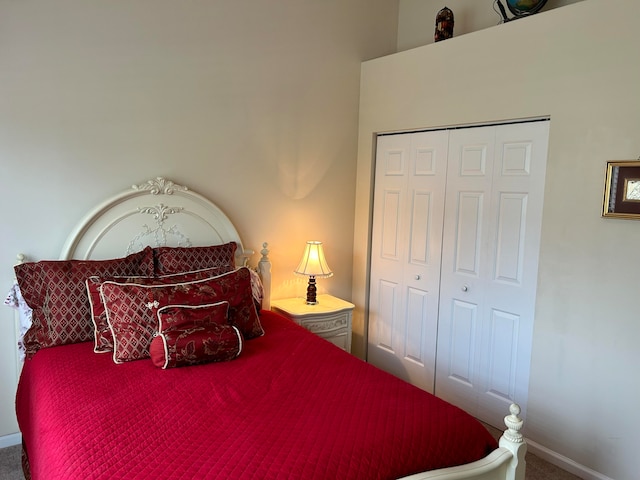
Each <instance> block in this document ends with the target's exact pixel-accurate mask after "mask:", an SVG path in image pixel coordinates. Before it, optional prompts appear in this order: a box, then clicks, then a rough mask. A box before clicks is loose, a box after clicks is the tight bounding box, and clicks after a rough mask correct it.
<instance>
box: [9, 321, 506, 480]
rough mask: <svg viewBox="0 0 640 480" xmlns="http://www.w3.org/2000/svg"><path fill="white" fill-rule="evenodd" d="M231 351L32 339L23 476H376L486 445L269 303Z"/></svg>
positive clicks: (22, 390) (441, 405)
mask: <svg viewBox="0 0 640 480" xmlns="http://www.w3.org/2000/svg"><path fill="white" fill-rule="evenodd" d="M261 320H262V323H263V326H264V329H265V331H266V335H265V336H264V337H261V338H257V339H254V340H250V341H247V342H246V343H245V346H244V350H243V352H242V354H241V355H240V357H238V358H237V359H236V360H232V361H229V362H223V363H215V364H208V365H201V366H194V367H185V368H176V369H172V370H161V369H158V368H156V367H155V366H154V365H153V364H152V363H151V361H150V360H140V361H136V362H130V363H126V364H122V365H116V364H114V363H113V360H112V359H111V356H110V355H107V354H95V353H93V351H92V348H93V344H92V343H91V342H89V343H80V344H74V345H67V346H63V347H53V348H47V349H43V350H40V351H39V352H38V353H37V354H36V355H35V356H34V358H33V359H32V360H28V361H27V362H26V364H25V366H24V370H23V374H22V378H21V380H20V385H19V387H18V396H17V413H18V422H19V425H20V428H21V430H22V432H23V439H24V444H25V447H26V450H27V454H28V456H29V461H30V465H31V473H32V478H33V479H34V480H42V479H46V480H53V479H83V480H86V479H99V478H101V479H127V480H129V479H149V480H151V479H154V480H157V479H172V480H178V479H185V480H186V479H188V480H193V479H220V480H222V479H224V480H229V479H252V478H254V479H304V480H307V479H332V480H334V479H341V480H342V479H367V480H370V479H376V478H380V479H383V478H384V479H387V478H397V477H400V476H404V475H408V474H411V473H416V472H419V471H424V470H430V469H434V468H440V467H445V466H451V465H456V464H461V463H467V462H470V461H473V460H477V459H479V458H481V457H483V456H485V455H486V454H487V453H488V452H489V451H491V450H492V449H493V448H495V447H496V444H495V441H494V440H493V439H492V438H491V436H490V435H489V434H488V433H487V432H486V430H485V429H484V427H482V425H480V424H479V423H478V422H476V421H475V420H474V419H472V418H471V417H470V416H468V415H467V414H465V413H464V412H462V411H461V410H459V409H458V408H456V407H453V406H451V405H449V404H447V403H445V402H443V401H441V400H439V399H437V398H436V397H434V396H432V395H429V394H427V393H425V392H423V391H421V390H419V389H418V388H415V387H413V386H411V385H409V384H407V383H405V382H402V381H400V380H398V379H396V378H395V377H392V376H390V375H388V374H386V373H384V372H382V371H380V370H378V369H376V368H374V367H372V366H371V365H368V364H366V363H364V362H362V361H360V360H358V359H356V358H355V357H353V356H351V355H349V354H347V353H345V352H343V351H342V350H339V349H338V348H337V347H335V346H333V345H331V344H330V343H329V342H326V341H324V340H322V339H320V338H318V337H316V336H314V335H312V334H310V333H309V332H307V331H306V330H303V329H302V328H300V327H298V326H296V325H294V324H293V323H291V322H289V321H288V320H285V319H284V318H282V317H280V316H278V315H276V314H273V313H271V312H263V314H262V316H261Z"/></svg>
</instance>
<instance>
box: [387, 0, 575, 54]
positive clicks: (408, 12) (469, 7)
mask: <svg viewBox="0 0 640 480" xmlns="http://www.w3.org/2000/svg"><path fill="white" fill-rule="evenodd" d="M581 1H583V0H548V2H547V3H546V4H545V6H544V7H543V8H542V10H540V13H542V12H547V11H549V10H553V9H554V8H557V7H562V6H564V5H569V4H571V3H576V2H581ZM502 5H504V7H505V9H506V5H507V2H506V0H502ZM445 6H446V7H448V8H450V9H451V11H452V12H453V18H454V29H453V35H454V37H457V36H460V35H464V34H465V33H470V32H475V31H477V30H482V29H483V28H489V27H493V26H495V25H498V24H499V23H502V21H503V20H502V15H500V11H499V10H498V7H497V6H496V4H495V0H400V14H399V17H398V51H399V52H400V51H403V50H408V49H410V48H414V47H419V46H422V45H427V44H429V43H433V34H434V32H435V24H436V15H437V14H438V12H439V11H440V9H442V8H443V7H445ZM507 16H508V17H509V18H513V14H512V13H511V12H510V11H509V10H508V9H507Z"/></svg>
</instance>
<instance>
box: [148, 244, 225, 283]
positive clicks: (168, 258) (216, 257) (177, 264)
mask: <svg viewBox="0 0 640 480" xmlns="http://www.w3.org/2000/svg"><path fill="white" fill-rule="evenodd" d="M236 248H237V245H236V243H235V242H229V243H225V244H222V245H210V246H206V247H156V248H154V249H153V257H154V264H155V274H156V276H158V275H167V274H170V273H183V272H192V271H194V270H202V269H203V268H214V267H229V268H230V269H231V270H233V269H234V268H235V266H236V262H235V255H236Z"/></svg>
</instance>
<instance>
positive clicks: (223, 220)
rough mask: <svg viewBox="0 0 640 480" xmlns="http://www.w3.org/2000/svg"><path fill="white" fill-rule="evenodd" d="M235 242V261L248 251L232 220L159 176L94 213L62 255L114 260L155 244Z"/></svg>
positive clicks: (69, 240)
mask: <svg viewBox="0 0 640 480" xmlns="http://www.w3.org/2000/svg"><path fill="white" fill-rule="evenodd" d="M227 242H236V244H237V245H238V248H237V256H238V258H237V264H239V265H244V264H245V261H246V259H247V258H248V257H249V256H251V255H252V254H253V251H252V250H245V249H244V247H243V246H242V241H241V240H240V235H238V232H237V230H236V228H235V227H234V226H233V224H232V223H231V221H230V220H229V218H228V217H227V216H226V215H225V214H224V213H223V212H222V210H220V209H219V208H218V207H217V206H216V205H215V204H213V203H212V202H211V201H209V200H208V199H206V198H205V197H203V196H202V195H199V194H197V193H195V192H193V191H191V190H189V189H188V188H187V187H185V186H182V185H178V184H176V183H173V182H172V181H171V180H167V179H165V178H162V177H156V178H154V179H152V180H149V181H147V182H145V183H141V184H137V185H133V186H132V187H131V188H129V189H127V190H125V191H124V192H122V193H119V194H117V195H115V196H113V197H111V198H109V199H107V200H106V201H105V202H103V203H102V204H100V205H99V206H97V207H96V208H95V209H93V210H92V211H90V212H89V213H88V214H87V215H86V216H85V217H84V218H83V219H82V220H81V221H80V222H79V223H78V224H77V226H76V227H75V228H74V230H73V231H72V232H71V233H70V235H69V237H68V238H67V241H66V242H65V245H64V247H63V249H62V252H61V253H60V259H70V258H78V259H85V260H86V259H103V258H114V257H121V256H125V255H128V254H130V253H133V252H137V251H139V250H141V249H142V248H144V247H145V246H147V245H150V246H152V247H160V246H171V247H177V246H179V247H190V246H203V245H215V244H219V243H227Z"/></svg>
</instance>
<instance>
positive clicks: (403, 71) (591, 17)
mask: <svg viewBox="0 0 640 480" xmlns="http://www.w3.org/2000/svg"><path fill="white" fill-rule="evenodd" d="M615 3H616V12H619V14H618V15H615V21H608V20H610V19H612V17H611V4H612V2H611V1H609V0H585V1H582V2H578V3H575V4H573V5H569V6H566V7H563V8H557V9H554V10H551V11H546V12H541V13H539V14H537V15H534V16H532V17H530V18H526V19H520V20H517V21H514V22H509V23H506V24H503V25H499V26H496V27H493V28H487V29H483V30H481V31H478V32H474V33H470V34H467V35H462V36H459V37H455V38H453V39H449V40H445V41H442V42H438V43H437V44H432V45H428V46H423V47H419V48H415V49H413V50H408V51H404V52H401V53H398V54H395V55H391V56H388V57H385V58H381V59H376V60H372V61H369V62H366V63H364V64H363V68H362V78H363V80H362V88H361V105H360V134H359V153H358V174H357V193H356V225H355V227H356V228H355V237H354V259H355V260H354V287H353V293H354V295H353V300H354V302H355V303H356V305H357V310H358V311H357V313H356V315H355V321H354V339H356V341H357V342H360V343H357V344H356V345H354V350H355V351H356V352H357V353H360V354H362V352H363V348H364V333H365V325H364V316H363V310H364V306H365V297H364V293H363V292H364V291H365V288H366V281H367V277H366V275H367V258H368V255H369V252H368V244H369V243H368V234H369V230H368V227H369V218H370V217H369V212H370V207H371V205H370V201H371V197H370V195H371V175H372V162H373V148H372V145H373V141H372V136H373V134H374V133H375V132H384V131H395V130H406V129H414V128H428V127H437V126H447V125H456V124H472V123H478V122H484V121H489V120H490V121H501V120H507V119H517V118H525V117H535V116H546V115H549V116H550V117H551V130H550V144H549V157H548V167H547V180H546V190H545V206H544V216H543V226H542V239H541V241H542V244H541V252H540V270H539V288H538V299H537V306H536V315H535V331H534V340H533V355H532V369H531V377H530V387H529V395H530V397H529V403H528V414H527V419H526V420H527V422H526V424H525V428H526V432H525V433H526V434H527V435H528V436H529V437H530V438H531V439H533V440H534V441H535V442H536V443H537V444H539V445H542V446H544V447H547V448H549V449H551V451H552V452H556V453H558V454H559V455H562V456H564V457H566V458H568V459H570V460H572V461H574V462H577V463H578V464H579V465H581V466H584V467H585V468H584V469H582V473H583V474H585V476H586V477H587V478H588V475H587V474H589V475H591V474H593V471H596V472H601V473H602V474H604V475H607V476H609V477H611V478H614V479H616V480H631V479H636V478H638V477H637V475H638V471H639V470H640V463H639V461H638V458H639V457H638V451H637V450H638V449H637V447H638V439H637V435H638V426H640V409H638V408H637V404H638V399H639V398H640V381H639V380H638V374H637V368H638V365H640V348H638V342H639V341H640V321H639V319H638V292H639V290H638V285H639V283H638V279H637V275H636V272H637V265H638V261H639V260H640V253H639V252H640V249H639V248H638V245H640V222H637V221H631V220H619V219H608V218H607V219H605V218H601V216H600V212H601V208H602V199H603V188H604V174H605V166H606V162H607V160H628V159H637V158H638V156H639V155H640V135H639V134H638V132H639V131H640V96H639V95H638V93H637V88H638V85H639V84H640V62H638V61H637V58H638V50H639V49H640V33H638V29H637V19H638V18H640V2H637V1H635V0H619V1H617V2H615ZM562 460H564V459H562ZM594 475H595V474H594ZM591 478H596V477H595V476H594V477H591Z"/></svg>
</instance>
